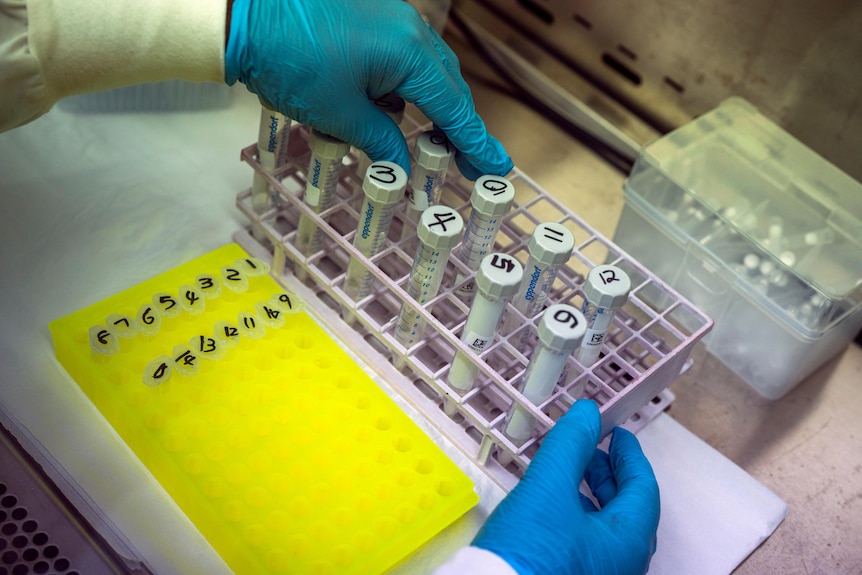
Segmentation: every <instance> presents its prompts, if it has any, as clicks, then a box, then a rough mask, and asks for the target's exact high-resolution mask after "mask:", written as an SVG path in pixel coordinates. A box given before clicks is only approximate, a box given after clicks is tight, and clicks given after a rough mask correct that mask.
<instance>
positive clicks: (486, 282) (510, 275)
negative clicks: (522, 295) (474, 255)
mask: <svg viewBox="0 0 862 575" xmlns="http://www.w3.org/2000/svg"><path fill="white" fill-rule="evenodd" d="M523 277H524V268H523V267H522V266H521V264H520V263H519V262H518V260H516V259H515V258H513V257H512V256H510V255H507V254H488V255H487V256H485V257H484V258H482V262H481V263H480V264H479V271H477V272H476V287H477V288H478V289H479V293H480V294H481V295H482V296H483V297H486V298H488V299H503V298H507V297H510V296H512V295H513V294H514V293H515V292H516V291H517V290H518V286H519V285H521V279H522V278H523Z"/></svg>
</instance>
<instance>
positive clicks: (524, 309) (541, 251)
mask: <svg viewBox="0 0 862 575" xmlns="http://www.w3.org/2000/svg"><path fill="white" fill-rule="evenodd" d="M574 249H575V237H574V236H573V235H572V232H570V231H569V230H568V229H566V227H565V226H563V225H562V224H558V223H556V222H545V223H541V224H539V225H538V226H536V229H535V230H533V234H532V235H531V236H530V241H529V243H528V244H527V254H528V255H527V263H526V265H525V266H524V278H523V279H522V280H521V285H520V287H518V292H517V293H516V294H515V295H514V296H513V297H512V306H513V307H514V308H515V309H517V310H518V311H519V312H521V313H522V314H523V315H524V316H525V317H527V318H528V319H529V318H532V317H533V316H535V315H536V314H537V313H539V311H540V310H541V309H542V306H543V305H544V304H545V300H547V299H548V296H549V295H550V293H551V288H552V287H553V285H554V280H555V279H556V278H557V270H558V269H559V268H560V266H561V265H565V263H566V262H567V261H569V258H570V257H571V255H572V250H574ZM521 323H522V322H521V318H519V317H518V316H517V315H515V314H509V315H508V317H507V318H506V319H505V321H504V322H503V333H504V334H508V333H511V332H512V331H514V330H515V328H516V327H517V326H519V325H521ZM529 336H530V330H529V329H524V330H521V332H520V334H519V335H518V336H517V339H516V340H513V341H512V344H513V345H514V346H515V348H516V349H517V350H518V351H520V352H521V353H523V352H524V350H525V349H526V347H527V342H528V340H529Z"/></svg>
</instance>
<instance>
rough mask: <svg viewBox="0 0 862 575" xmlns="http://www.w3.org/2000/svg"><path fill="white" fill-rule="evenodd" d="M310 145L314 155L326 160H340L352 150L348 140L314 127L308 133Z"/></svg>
mask: <svg viewBox="0 0 862 575" xmlns="http://www.w3.org/2000/svg"><path fill="white" fill-rule="evenodd" d="M308 147H309V148H311V152H312V153H313V154H314V155H316V156H319V157H321V158H323V159H324V160H340V159H341V158H343V157H344V156H345V155H346V154H347V152H348V151H349V150H350V144H348V143H347V142H342V141H341V140H339V139H338V138H333V137H332V136H330V135H328V134H324V133H323V132H318V131H317V130H314V129H312V130H311V134H309V135H308Z"/></svg>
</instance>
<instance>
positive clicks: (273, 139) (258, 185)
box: [251, 106, 290, 214]
mask: <svg viewBox="0 0 862 575" xmlns="http://www.w3.org/2000/svg"><path fill="white" fill-rule="evenodd" d="M289 142H290V118H288V117H287V116H285V115H283V114H280V113H278V112H275V111H273V110H270V109H269V108H267V107H266V106H261V108H260V125H259V126H258V133H257V161H258V162H259V163H260V165H261V167H262V168H263V169H264V170H266V171H267V172H272V171H273V170H275V169H276V168H277V167H279V166H281V165H284V163H285V162H286V161H287V147H288V144H289ZM273 196H274V192H273V190H272V188H271V186H270V185H269V183H268V182H267V181H266V178H264V177H263V175H262V174H260V173H258V172H255V173H254V178H253V179H252V184H251V207H252V209H253V210H254V211H255V213H257V214H263V213H265V212H266V211H267V210H269V209H270V208H271V207H272V200H273Z"/></svg>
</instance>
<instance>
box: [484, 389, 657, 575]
mask: <svg viewBox="0 0 862 575" xmlns="http://www.w3.org/2000/svg"><path fill="white" fill-rule="evenodd" d="M600 428H601V419H600V416H599V411H598V407H597V406H596V404H595V402H593V401H590V400H581V401H578V402H576V403H575V405H574V406H572V408H571V409H570V410H569V412H568V413H567V414H566V415H565V416H563V417H562V418H560V420H559V421H558V422H557V423H556V425H555V426H554V428H553V429H551V431H550V432H549V433H548V435H547V436H546V437H545V439H544V441H543V443H542V446H541V448H540V449H539V451H538V452H537V453H536V456H535V457H534V458H533V461H532V463H531V464H530V467H529V468H528V469H527V471H526V473H525V474H524V477H523V479H522V480H521V481H520V482H519V483H518V485H517V486H516V487H515V489H513V490H512V492H511V493H509V495H508V496H507V497H506V498H505V499H504V500H503V501H502V502H500V505H498V506H497V509H495V510H494V512H493V513H492V514H491V516H490V517H489V518H488V520H487V521H486V522H485V525H484V526H483V527H482V529H481V530H480V531H479V533H478V534H477V535H476V538H475V540H474V541H473V545H474V546H476V547H480V548H482V549H486V550H488V551H491V552H493V553H495V554H497V555H498V556H500V557H501V558H502V559H504V560H505V561H506V562H507V563H509V565H511V566H512V567H513V568H514V569H515V570H516V571H517V572H518V573H519V574H521V575H538V574H545V573H554V574H563V575H566V574H571V575H574V574H576V573H590V574H591V575H629V574H632V575H634V574H641V573H645V572H646V571H647V569H648V568H649V562H650V559H651V558H652V555H653V553H654V552H655V547H656V530H657V529H658V520H659V492H658V484H657V483H656V480H655V476H654V475H653V472H652V468H651V467H650V464H649V462H648V461H647V460H646V457H644V454H643V452H642V451H641V449H640V444H639V443H638V441H637V439H636V438H635V437H634V436H633V435H632V434H631V433H629V432H627V431H625V430H623V429H616V430H614V434H613V437H612V439H611V444H610V449H609V451H608V453H604V452H602V451H599V450H597V449H596V443H597V442H598V440H599V432H600ZM582 477H583V478H585V479H586V482H587V485H588V487H589V488H590V491H591V492H592V494H593V496H594V497H595V498H596V500H597V501H598V503H599V508H597V507H596V506H595V505H594V504H593V502H592V501H591V500H590V499H589V498H587V497H586V496H584V495H582V494H580V493H579V491H578V488H579V485H580V482H581V478H582Z"/></svg>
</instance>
